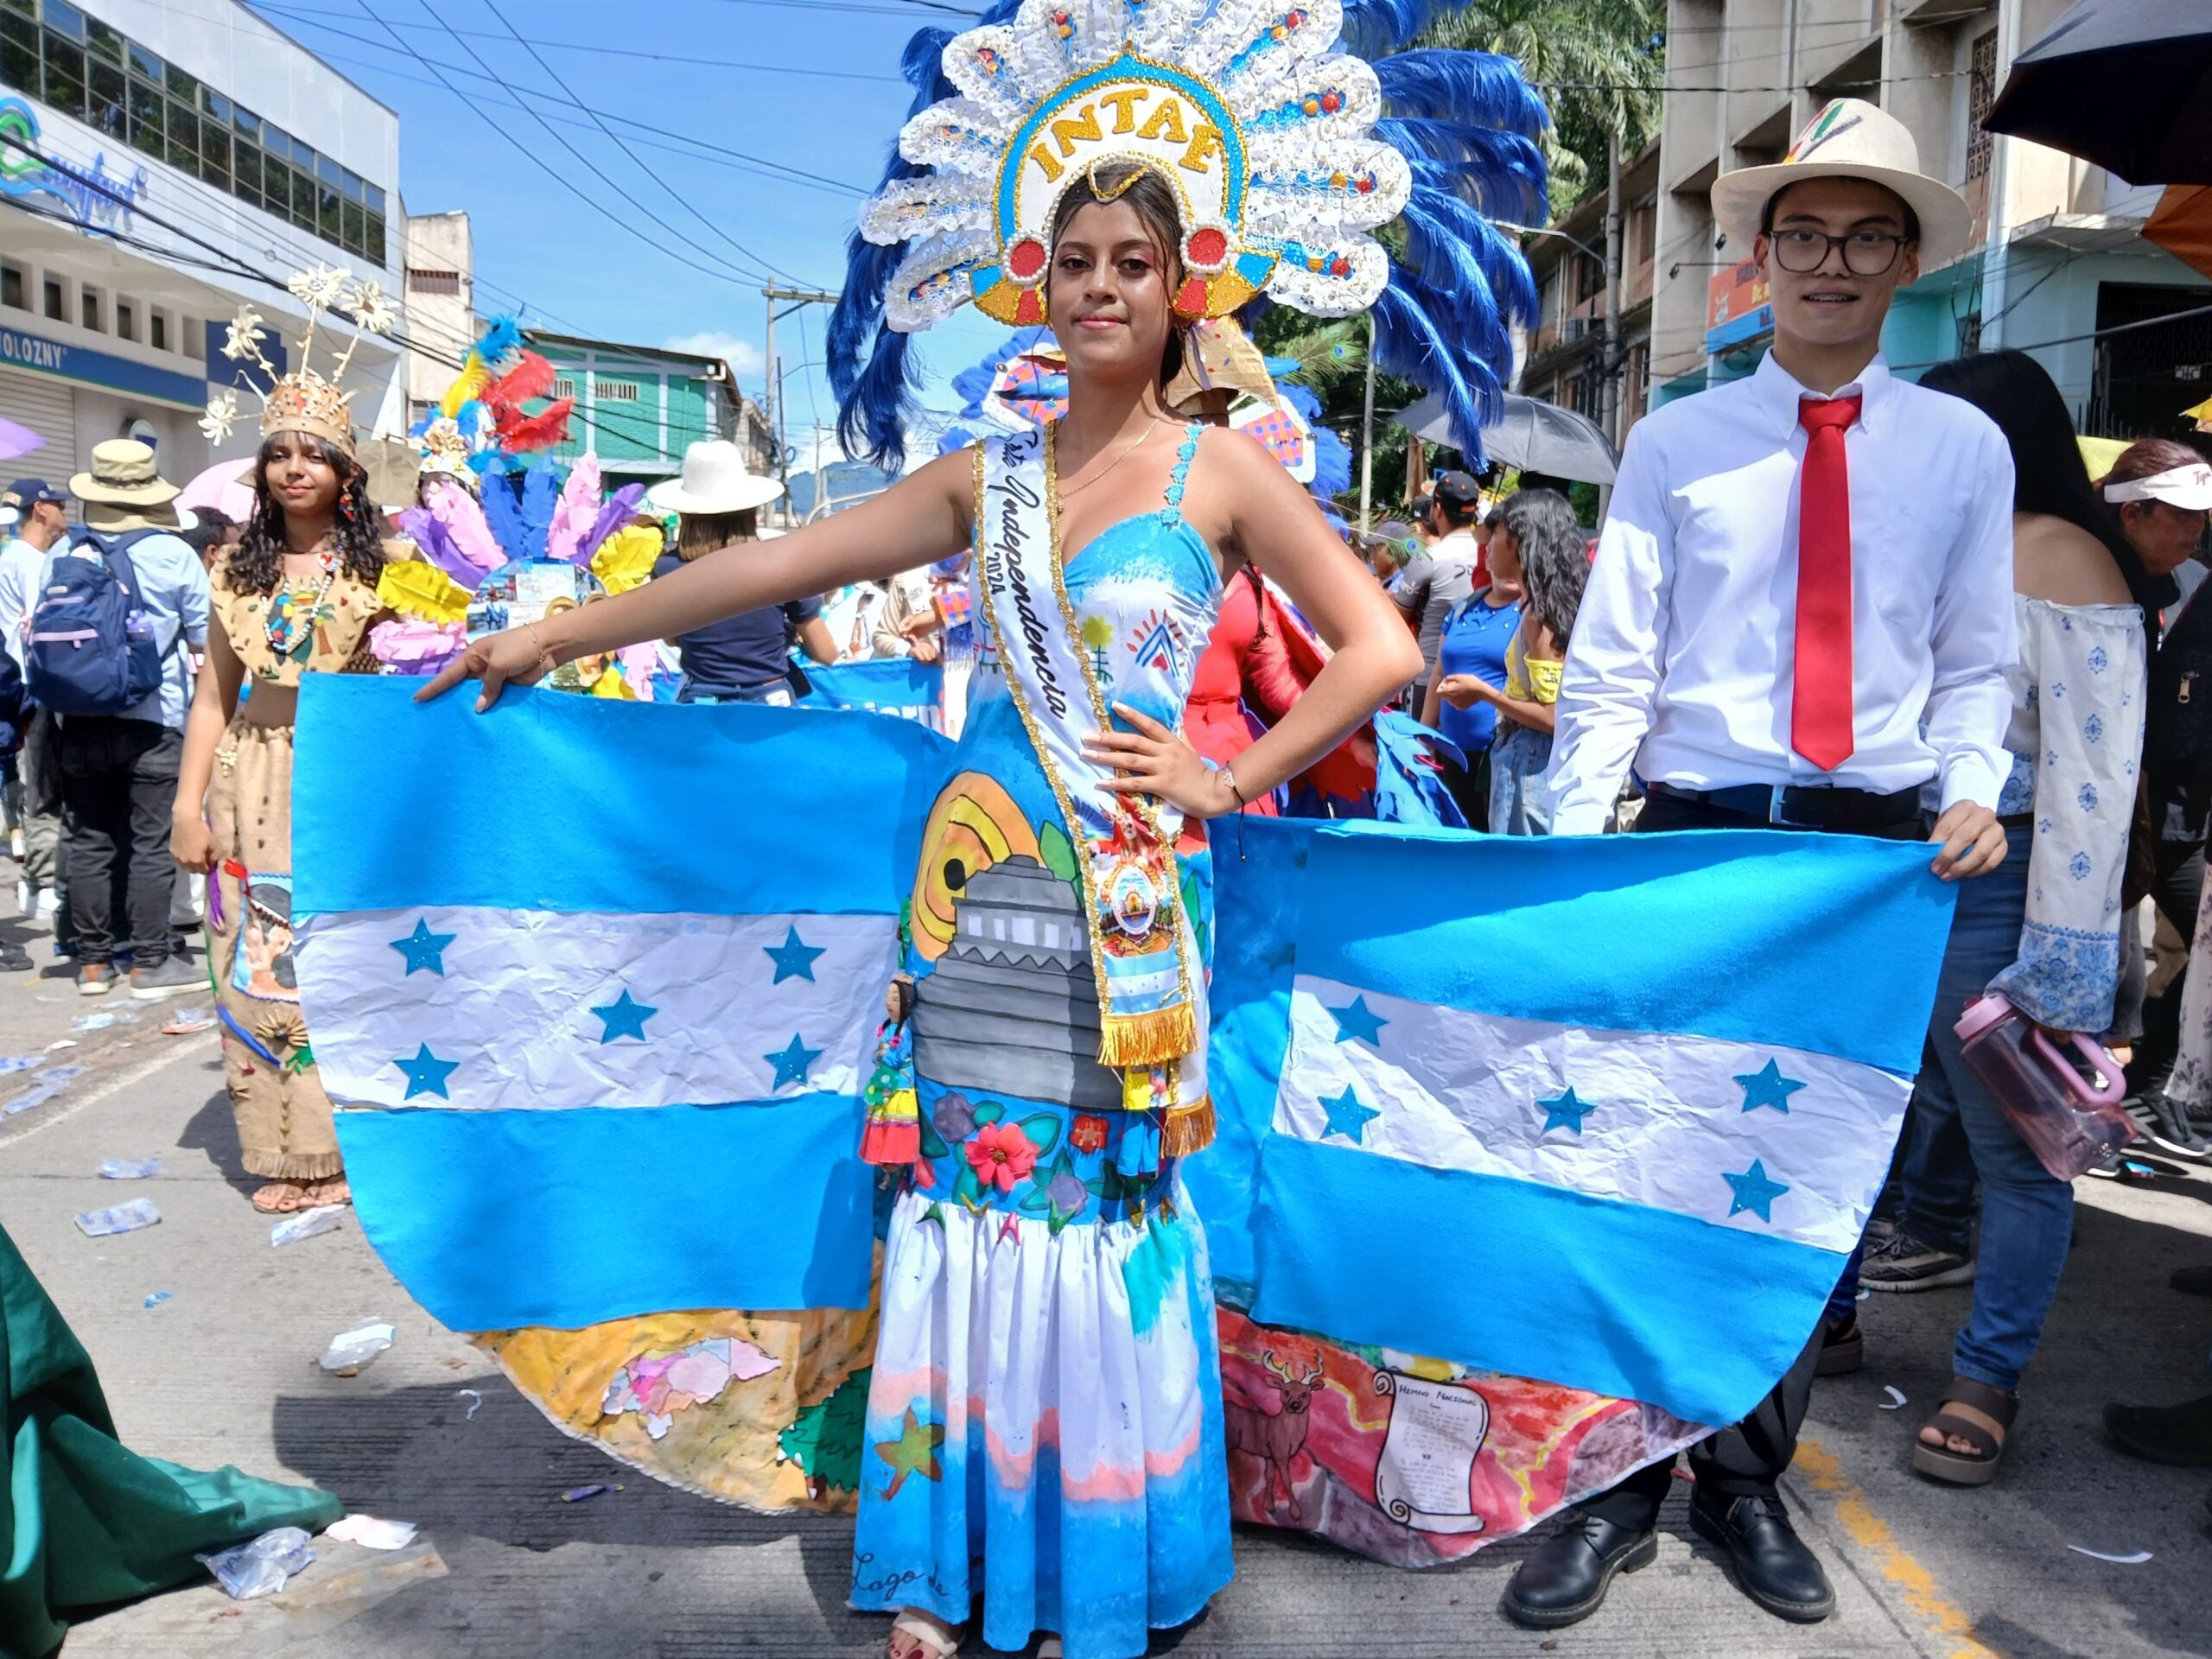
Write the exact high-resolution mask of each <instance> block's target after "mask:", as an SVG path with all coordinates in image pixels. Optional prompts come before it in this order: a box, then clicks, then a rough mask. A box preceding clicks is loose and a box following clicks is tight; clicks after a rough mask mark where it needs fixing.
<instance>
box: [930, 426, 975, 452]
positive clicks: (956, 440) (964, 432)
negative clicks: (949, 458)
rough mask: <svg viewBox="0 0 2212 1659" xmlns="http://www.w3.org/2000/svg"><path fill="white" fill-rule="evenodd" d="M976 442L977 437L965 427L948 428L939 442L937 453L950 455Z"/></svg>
mask: <svg viewBox="0 0 2212 1659" xmlns="http://www.w3.org/2000/svg"><path fill="white" fill-rule="evenodd" d="M973 442H976V435H975V434H974V433H973V432H970V431H969V429H967V428H966V427H964V426H948V427H947V428H945V429H944V433H943V434H942V435H940V436H939V437H938V441H937V452H938V454H940V455H949V454H951V453H952V452H953V451H954V450H956V449H965V448H967V447H968V446H969V444H971V443H973Z"/></svg>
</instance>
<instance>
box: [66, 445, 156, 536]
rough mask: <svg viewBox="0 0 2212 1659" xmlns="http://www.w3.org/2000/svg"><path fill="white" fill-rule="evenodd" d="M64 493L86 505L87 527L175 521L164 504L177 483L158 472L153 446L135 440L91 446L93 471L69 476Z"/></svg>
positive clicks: (141, 527)
mask: <svg viewBox="0 0 2212 1659" xmlns="http://www.w3.org/2000/svg"><path fill="white" fill-rule="evenodd" d="M69 493H70V494H72V495H73V496H75V497H76V498H77V499H79V501H82V502H83V503H84V504H85V524H86V527H87V528H88V529H92V530H99V531H113V530H147V529H156V530H171V529H175V528H176V527H177V525H178V524H179V522H180V521H179V519H178V518H177V515H176V512H175V509H173V508H172V507H171V506H170V505H169V503H171V502H172V501H174V500H175V499H176V498H177V494H178V491H177V486H175V485H174V484H172V483H170V482H169V481H168V480H167V479H165V478H163V477H162V473H161V468H160V467H159V465H158V464H157V463H156V461H155V460H154V452H153V450H152V449H151V448H149V447H148V446H147V445H145V444H143V443H141V442H138V441H137V439H136V438H110V439H109V440H108V441H107V442H105V443H97V444H94V445H93V446H92V470H91V471H90V472H88V473H79V474H76V475H75V476H74V477H73V478H72V479H71V480H69Z"/></svg>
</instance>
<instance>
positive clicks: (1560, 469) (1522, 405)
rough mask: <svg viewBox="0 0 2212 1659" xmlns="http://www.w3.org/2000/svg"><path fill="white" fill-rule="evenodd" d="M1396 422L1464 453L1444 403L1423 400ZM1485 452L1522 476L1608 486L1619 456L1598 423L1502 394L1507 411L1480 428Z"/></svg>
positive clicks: (1556, 407) (1400, 414)
mask: <svg viewBox="0 0 2212 1659" xmlns="http://www.w3.org/2000/svg"><path fill="white" fill-rule="evenodd" d="M1396 419H1397V423H1398V424H1399V425H1400V426H1402V427H1404V428H1405V429H1407V430H1408V432H1411V433H1412V434H1413V435H1414V436H1415V437H1417V438H1426V439H1427V441H1428V442H1431V443H1448V444H1450V445H1451V446H1452V448H1455V449H1465V448H1466V447H1467V446H1466V445H1465V443H1463V442H1460V440H1459V435H1458V434H1457V433H1455V432H1453V431H1452V423H1451V418H1450V416H1447V415H1446V413H1445V409H1444V399H1443V398H1441V397H1424V398H1422V399H1421V401H1420V402H1419V403H1417V404H1408V406H1407V407H1405V408H1404V409H1402V410H1399V411H1398V413H1397V416H1396ZM1482 450H1483V454H1484V455H1485V456H1487V457H1488V458H1489V459H1491V461H1503V462H1505V463H1506V465H1508V466H1509V467H1520V468H1521V469H1522V471H1523V472H1529V473H1549V474H1552V475H1553V476H1554V477H1555V478H1571V479H1576V480H1580V481H1582V482H1584V483H1586V484H1610V483H1611V482H1612V481H1613V473H1614V470H1615V468H1616V467H1617V466H1618V462H1619V460H1620V457H1619V456H1618V455H1616V454H1614V453H1613V446H1612V445H1611V444H1610V443H1607V442H1605V434H1604V433H1603V432H1600V431H1599V429H1598V425H1597V423H1596V422H1594V421H1592V420H1589V419H1586V417H1585V416H1580V415H1578V414H1576V413H1575V412H1574V411H1573V410H1571V409H1561V408H1560V406H1559V405H1558V404H1546V403H1540V402H1539V401H1537V400H1536V399H1535V398H1534V397H1519V396H1517V395H1516V394H1515V393H1512V392H1508V393H1506V394H1505V413H1504V414H1503V416H1501V417H1500V418H1499V419H1498V421H1497V423H1496V424H1495V425H1492V426H1486V427H1484V428H1483V442H1482Z"/></svg>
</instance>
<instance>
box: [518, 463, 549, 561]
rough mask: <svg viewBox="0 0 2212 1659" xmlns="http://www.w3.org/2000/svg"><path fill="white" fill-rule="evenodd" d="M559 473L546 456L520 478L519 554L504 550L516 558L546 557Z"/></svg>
mask: <svg viewBox="0 0 2212 1659" xmlns="http://www.w3.org/2000/svg"><path fill="white" fill-rule="evenodd" d="M561 476H562V475H561V469H560V468H559V467H557V466H556V465H555V464H554V462H553V460H552V458H551V457H550V456H545V457H543V458H541V459H540V460H539V461H538V462H537V465H536V466H534V467H531V469H530V470H529V471H528V472H527V473H525V474H523V480H522V530H523V535H524V538H525V539H524V543H523V547H522V550H520V551H516V550H514V549H512V548H510V549H509V551H510V552H512V553H514V555H515V556H516V557H517V558H523V559H542V558H544V557H545V556H546V549H547V546H548V544H549V543H550V542H551V540H552V536H553V515H554V512H556V510H557V509H558V508H559V506H560V505H561Z"/></svg>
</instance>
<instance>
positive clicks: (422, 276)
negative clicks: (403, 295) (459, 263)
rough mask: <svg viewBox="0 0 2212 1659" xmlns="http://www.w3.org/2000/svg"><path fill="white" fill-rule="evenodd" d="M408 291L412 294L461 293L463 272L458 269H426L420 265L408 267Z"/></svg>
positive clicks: (455, 294) (457, 294)
mask: <svg viewBox="0 0 2212 1659" xmlns="http://www.w3.org/2000/svg"><path fill="white" fill-rule="evenodd" d="M407 291H408V292H409V293H410V294H451V295H454V296H459V295H460V293H461V273H460V272H459V271H457V270H423V269H422V268H421V267H419V266H416V265H410V266H409V267H408V268H407Z"/></svg>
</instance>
